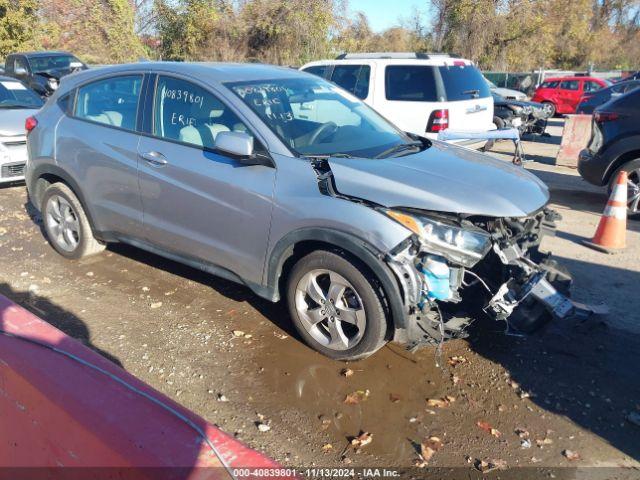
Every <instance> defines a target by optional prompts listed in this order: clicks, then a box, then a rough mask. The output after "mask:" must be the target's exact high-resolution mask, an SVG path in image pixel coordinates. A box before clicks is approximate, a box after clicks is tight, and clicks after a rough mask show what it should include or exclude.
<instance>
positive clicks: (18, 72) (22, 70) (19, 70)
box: [13, 66, 27, 77]
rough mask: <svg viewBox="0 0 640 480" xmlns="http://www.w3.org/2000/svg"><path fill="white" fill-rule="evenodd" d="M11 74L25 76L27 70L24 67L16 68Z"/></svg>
mask: <svg viewBox="0 0 640 480" xmlns="http://www.w3.org/2000/svg"><path fill="white" fill-rule="evenodd" d="M13 73H15V74H16V75H20V76H21V77H22V76H24V75H26V74H27V69H26V68H24V67H20V66H18V67H16V68H15V70H14V71H13Z"/></svg>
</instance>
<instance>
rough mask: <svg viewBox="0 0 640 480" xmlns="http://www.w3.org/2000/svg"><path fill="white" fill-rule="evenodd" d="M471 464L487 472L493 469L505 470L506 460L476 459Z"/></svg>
mask: <svg viewBox="0 0 640 480" xmlns="http://www.w3.org/2000/svg"><path fill="white" fill-rule="evenodd" d="M473 466H474V467H476V470H478V471H480V472H482V473H489V472H491V471H493V470H505V469H506V468H507V462H505V461H504V460H489V461H485V460H479V459H477V460H476V461H475V463H474V464H473Z"/></svg>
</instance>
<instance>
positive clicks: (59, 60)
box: [29, 55, 84, 73]
mask: <svg viewBox="0 0 640 480" xmlns="http://www.w3.org/2000/svg"><path fill="white" fill-rule="evenodd" d="M29 65H30V66H31V70H33V72H34V73H39V72H46V71H48V70H69V69H72V68H82V67H83V66H84V64H83V63H82V62H81V61H80V60H78V59H77V58H76V57H74V56H73V55H51V56H47V57H44V56H43V57H40V56H38V57H30V58H29Z"/></svg>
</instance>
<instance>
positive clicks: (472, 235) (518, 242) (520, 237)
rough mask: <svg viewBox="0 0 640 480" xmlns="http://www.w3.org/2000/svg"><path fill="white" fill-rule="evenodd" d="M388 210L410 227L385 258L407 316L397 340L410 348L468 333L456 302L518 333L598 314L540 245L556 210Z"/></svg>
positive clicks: (551, 231)
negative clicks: (469, 213) (574, 296)
mask: <svg viewBox="0 0 640 480" xmlns="http://www.w3.org/2000/svg"><path fill="white" fill-rule="evenodd" d="M385 213H386V214H387V215H389V216H390V217H392V218H394V219H395V220H397V221H399V222H401V223H402V224H403V225H405V226H407V228H409V229H410V230H412V231H413V232H414V235H412V236H411V237H409V238H408V239H407V240H406V241H405V242H403V243H402V244H400V245H398V246H397V247H396V248H395V249H394V250H393V251H392V252H390V253H389V255H388V257H387V263H388V265H389V267H390V268H391V269H392V270H393V271H394V273H395V275H396V276H397V278H398V281H399V283H400V285H401V287H402V291H403V295H404V304H405V306H406V307H407V315H408V316H409V317H410V321H409V322H408V325H409V327H408V329H407V331H406V332H404V333H403V337H405V338H398V339H397V340H400V341H402V342H403V343H406V344H407V346H408V347H409V348H412V347H417V346H419V345H420V344H424V343H431V344H433V343H439V342H441V341H443V340H447V339H450V338H460V337H464V336H466V328H467V327H468V325H469V324H470V323H471V321H472V320H473V316H472V315H468V314H467V315H465V314H462V315H461V314H460V311H461V309H460V308H456V306H461V305H465V308H464V310H465V311H468V307H469V306H471V307H477V308H479V309H482V310H483V311H484V312H485V313H486V314H488V315H489V316H490V317H491V318H493V319H495V320H498V321H505V322H507V327H508V328H509V329H512V330H516V331H520V332H532V331H534V330H536V329H537V328H539V327H540V326H542V325H543V324H544V323H545V322H546V321H547V320H548V319H550V318H556V319H566V318H568V317H572V316H579V317H587V316H589V315H590V314H592V313H602V312H600V311H597V309H595V308H591V307H588V306H586V305H580V304H576V303H575V302H572V301H571V300H570V299H569V297H568V292H569V286H570V284H571V277H570V275H569V274H568V273H567V272H566V271H565V270H564V269H563V268H562V267H560V266H559V265H558V264H557V263H556V262H555V261H554V260H552V259H551V258H550V255H545V254H542V253H541V252H540V251H539V249H538V247H539V245H540V242H541V240H542V238H543V237H544V236H545V235H553V234H555V222H556V221H557V220H558V219H559V218H560V217H559V215H558V214H557V213H556V212H554V211H553V210H550V209H547V208H545V209H543V210H541V211H539V212H537V213H536V214H534V215H531V216H528V217H522V218H497V219H496V218H477V217H475V218H474V217H466V218H464V217H461V216H457V217H453V216H450V215H441V214H431V213H430V214H429V215H428V216H427V215H425V214H424V213H423V212H415V211H410V210H407V211H404V210H403V211H398V210H385ZM463 301H464V302H463ZM457 304H459V305H457Z"/></svg>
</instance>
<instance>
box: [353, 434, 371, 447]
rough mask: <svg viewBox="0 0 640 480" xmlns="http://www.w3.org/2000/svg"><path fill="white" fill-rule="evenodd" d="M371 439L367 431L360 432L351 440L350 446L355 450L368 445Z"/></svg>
mask: <svg viewBox="0 0 640 480" xmlns="http://www.w3.org/2000/svg"><path fill="white" fill-rule="evenodd" d="M372 441H373V435H372V434H370V433H369V432H362V433H360V435H358V436H357V437H355V438H353V439H352V440H351V446H352V447H354V448H355V449H356V450H358V449H360V448H362V447H365V446H367V445H369V444H370V443H371V442H372Z"/></svg>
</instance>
